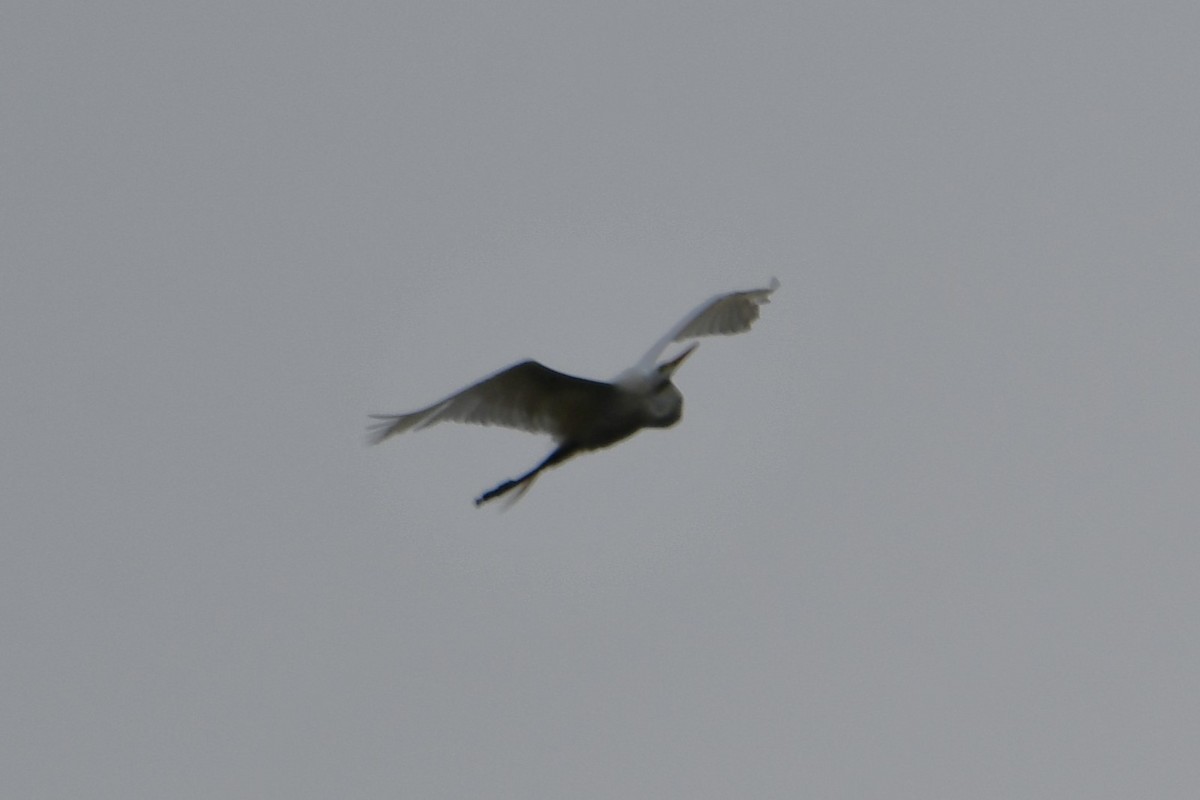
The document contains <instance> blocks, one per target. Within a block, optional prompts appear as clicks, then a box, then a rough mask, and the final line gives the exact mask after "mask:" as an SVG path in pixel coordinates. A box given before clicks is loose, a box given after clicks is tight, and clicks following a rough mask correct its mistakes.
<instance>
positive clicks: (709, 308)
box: [634, 278, 779, 373]
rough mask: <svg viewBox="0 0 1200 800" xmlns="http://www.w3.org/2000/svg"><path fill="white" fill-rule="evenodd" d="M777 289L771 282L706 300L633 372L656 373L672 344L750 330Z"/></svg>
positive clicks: (667, 335) (652, 350) (648, 352)
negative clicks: (758, 287)
mask: <svg viewBox="0 0 1200 800" xmlns="http://www.w3.org/2000/svg"><path fill="white" fill-rule="evenodd" d="M778 288H779V281H778V280H777V279H775V278H772V279H771V284H770V285H769V286H767V288H765V289H751V290H749V291H745V292H731V293H729V294H719V295H717V296H716V297H714V298H712V299H710V300H706V301H705V302H703V303H701V304H700V305H699V306H697V307H696V308H695V309H693V310H692V312H691V313H690V314H688V315H687V316H686V317H684V318H683V319H681V320H679V322H677V323H676V324H675V327H673V328H671V330H669V331H667V333H666V335H665V336H663V337H662V338H661V339H659V340H658V341H657V342H655V343H654V346H653V347H651V348H650V349H649V350H647V351H646V355H644V356H642V358H641V360H640V361H638V363H637V366H636V367H634V369H635V370H637V371H639V372H643V373H646V372H649V371H650V370H652V369H654V367H655V364H656V363H657V362H658V358H659V356H661V355H662V352H663V350H666V349H667V347H668V345H670V344H671V343H672V342H682V341H683V340H685V339H694V338H696V337H698V336H713V335H716V334H731V333H742V332H743V331H748V330H750V326H751V325H752V324H754V320H756V319H758V307H759V306H761V305H762V304H763V303H769V302H771V292H773V291H775V290H776V289H778Z"/></svg>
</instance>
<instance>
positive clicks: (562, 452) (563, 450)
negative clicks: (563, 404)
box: [475, 444, 578, 508]
mask: <svg viewBox="0 0 1200 800" xmlns="http://www.w3.org/2000/svg"><path fill="white" fill-rule="evenodd" d="M577 449H578V448H577V447H576V446H575V445H572V444H564V445H560V446H559V447H558V448H556V449H555V450H554V452H553V453H551V454H550V455H548V456H546V458H545V459H543V460H542V463H540V464H538V465H537V466H536V467H534V468H533V469H531V470H529V472H526V473H525V474H524V475H522V476H521V477H519V478H513V479H512V480H508V481H505V482H504V483H502V484H500V485H499V486H497V487H496V488H495V489H489V490H488V491H486V492H484V493H483V494H481V495H479V497H476V498H475V505H476V507H478V506H481V505H483V504H484V503H486V502H487V501H489V500H494V499H496V498H497V497H499V496H500V495H503V494H507V493H508V492H511V491H512V490H513V489H517V490H518V491H517V493H516V494H515V495H513V497H512V498H510V499H509V500H508V502H507V503H506V504H505V508H507V507H508V506H511V505H512V504H513V503H515V502H517V501H518V500H520V499H521V498H522V497H523V496H524V495H525V493H526V492H528V491H529V487H531V486H533V481H534V479H535V478H537V476H538V473H539V472H541V471H542V470H544V469H546V468H547V467H553V466H554V465H555V464H560V463H562V462H563V461H566V460H567V459H568V458H570V457H571V456H573V455H574V454H575V451H576V450H577Z"/></svg>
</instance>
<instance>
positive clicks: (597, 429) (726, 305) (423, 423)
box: [371, 280, 779, 505]
mask: <svg viewBox="0 0 1200 800" xmlns="http://www.w3.org/2000/svg"><path fill="white" fill-rule="evenodd" d="M778 285H779V282H778V281H776V280H772V281H771V285H770V286H769V287H768V288H766V289H757V290H753V291H748V292H734V293H732V294H726V295H718V296H717V297H714V298H712V299H711V300H709V301H708V302H706V303H704V304H702V305H701V306H699V307H698V308H696V309H695V310H694V311H693V312H692V313H691V314H689V315H688V316H686V317H684V318H683V319H682V320H681V321H680V322H679V323H678V324H677V325H676V326H675V327H674V328H672V329H671V330H670V331H669V332H668V333H667V335H666V336H664V337H663V338H662V339H661V340H659V341H658V342H657V343H656V344H655V345H654V347H652V348H651V349H650V350H649V351H648V352H647V353H646V355H644V356H643V357H642V359H641V361H639V362H638V364H637V365H636V366H634V367H632V368H631V369H629V370H626V371H625V372H623V373H621V375H619V376H618V377H617V379H616V380H615V381H613V382H612V383H606V382H603V381H594V380H589V379H587V378H577V377H575V376H573V375H567V374H564V373H562V372H558V371H556V370H552V369H550V368H549V367H546V366H543V365H542V364H539V363H538V362H536V361H522V362H521V363H519V364H514V365H513V366H511V367H508V368H507V369H504V370H501V371H500V372H497V373H496V374H495V375H492V376H491V377H488V378H485V379H483V380H482V381H479V382H478V383H476V384H473V385H471V386H468V387H467V388H466V389H463V390H462V391H460V392H457V393H455V394H453V395H451V396H449V397H447V398H445V399H444V400H441V401H439V402H437V403H435V404H433V405H432V406H429V407H428V408H424V409H421V410H420V411H414V412H412V413H410V414H391V415H382V414H373V415H372V417H373V418H374V419H377V420H380V421H379V422H378V423H375V424H374V425H373V426H372V436H371V441H372V443H374V444H378V443H379V442H382V441H384V440H385V439H387V438H389V437H391V436H394V435H396V434H398V433H403V432H404V431H408V430H420V429H421V428H426V427H429V426H430V425H433V424H435V423H438V422H466V423H474V424H479V425H500V426H503V427H507V428H515V429H517V430H523V431H529V432H531V433H548V434H550V435H551V436H552V437H553V438H554V441H555V443H556V445H557V447H556V448H555V449H554V451H553V452H551V453H550V455H548V456H547V457H546V458H545V459H544V460H543V461H542V462H541V463H540V464H538V465H537V466H536V467H534V468H533V469H532V470H530V471H529V472H527V473H525V474H524V475H522V476H520V477H519V478H515V479H513V480H509V481H505V482H504V483H502V484H500V485H499V486H497V487H496V488H494V489H492V490H490V491H488V492H485V493H484V494H482V495H481V496H480V497H478V498H477V499H476V500H475V504H476V505H482V504H483V503H485V502H487V501H489V500H492V499H494V498H496V497H499V496H501V495H503V494H506V493H508V492H509V491H511V490H513V489H518V490H519V491H518V492H517V494H516V495H514V496H513V497H512V502H516V500H518V499H519V498H520V497H521V496H522V495H523V494H524V493H525V492H526V491H528V490H529V487H530V486H532V485H533V481H534V479H535V478H536V477H537V475H538V473H540V472H541V471H542V470H544V469H546V468H548V467H552V466H554V465H556V464H560V463H562V462H563V461H565V460H567V459H568V458H570V457H571V456H573V455H575V454H576V453H580V452H586V451H588V450H598V449H600V448H603V447H609V446H610V445H613V444H616V443H617V442H619V441H621V440H622V439H625V438H628V437H629V436H632V435H633V434H635V433H637V432H638V431H639V430H641V429H643V428H668V427H670V426H672V425H674V424H675V423H676V422H678V421H679V419H680V417H681V416H682V414H683V395H682V394H681V393H680V392H679V389H677V388H676V387H675V385H674V384H673V383H671V375H672V373H673V372H674V371H675V370H676V369H677V368H678V367H679V365H680V364H682V363H683V360H684V359H685V358H687V356H688V355H689V354H690V353H691V352H692V351H693V350H694V349H695V348H696V344H695V343H693V344H691V345H689V346H688V347H687V349H685V350H684V351H683V352H681V353H680V354H679V355H677V356H675V358H673V359H671V360H670V361H667V362H665V363H663V364H657V363H656V362H657V360H658V357H659V355H660V354H661V353H662V351H663V350H665V349H666V348H667V347H668V346H669V345H670V344H671V343H672V342H676V341H682V340H686V339H691V338H695V337H698V336H707V335H712V334H729V333H740V332H742V331H746V330H749V328H750V325H751V324H752V323H753V322H754V320H755V319H757V318H758V306H759V305H761V304H763V303H766V302H769V296H770V294H771V292H773V291H775V289H776V288H777V287H778Z"/></svg>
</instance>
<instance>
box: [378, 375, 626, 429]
mask: <svg viewBox="0 0 1200 800" xmlns="http://www.w3.org/2000/svg"><path fill="white" fill-rule="evenodd" d="M615 391H616V389H615V388H614V387H613V386H612V385H610V384H607V383H601V382H599V381H591V380H587V379H586V378H576V377H574V376H572V375H565V374H563V373H561V372H556V371H555V370H552V369H550V368H549V367H545V366H542V365H541V364H539V363H538V362H536V361H522V362H521V363H520V364H514V365H513V366H511V367H509V368H508V369H505V370H502V371H500V372H497V373H496V374H495V375H492V376H491V377H489V378H484V379H483V380H481V381H480V382H479V383H476V384H474V385H472V386H468V387H467V388H466V389H463V390H462V391H461V392H458V393H457V394H452V395H450V396H449V397H447V398H446V399H444V400H441V401H440V402H437V403H434V404H433V405H431V406H429V407H428V408H423V409H421V410H420V411H414V412H413V413H411V414H372V415H371V417H372V418H373V419H377V420H379V421H378V422H376V423H373V424H372V425H371V427H370V441H371V443H372V444H379V443H380V442H382V441H383V440H385V439H387V438H389V437H391V436H395V435H396V434H398V433H404V432H405V431H408V430H420V429H421V428H427V427H429V426H430V425H434V424H436V423H438V422H466V423H471V424H475V425H499V426H501V427H505V428H515V429H517V430H521V431H529V432H531V433H548V434H550V435H551V436H553V437H555V439H558V440H562V439H563V438H565V437H566V436H567V435H568V434H569V432H570V429H571V425H572V421H573V420H576V419H579V418H580V417H581V416H586V413H587V412H588V410H589V409H594V408H602V407H603V406H604V404H605V403H606V402H608V400H609V398H610V397H611V395H612V394H613V393H614V392H615Z"/></svg>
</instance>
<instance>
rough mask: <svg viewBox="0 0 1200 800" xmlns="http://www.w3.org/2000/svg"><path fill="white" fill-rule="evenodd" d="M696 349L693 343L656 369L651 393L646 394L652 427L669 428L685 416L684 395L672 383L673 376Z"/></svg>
mask: <svg viewBox="0 0 1200 800" xmlns="http://www.w3.org/2000/svg"><path fill="white" fill-rule="evenodd" d="M695 349H696V344H695V343H693V344H691V345H689V346H688V348H687V349H686V350H684V351H683V352H682V353H680V354H679V355H677V356H675V358H673V359H671V360H670V361H667V362H664V363H662V364H659V365H658V367H657V368H656V369H655V371H654V373H653V378H654V379H653V381H652V383H651V387H650V391H649V392H647V394H646V410H647V411H648V412H649V417H650V422H649V425H650V427H654V428H669V427H671V426H672V425H674V424H675V423H676V422H678V421H679V418H680V417H681V416H683V394H682V393H680V391H679V389H677V388H676V387H675V384H673V383H671V376H672V375H673V374H674V372H675V370H677V369H679V365H680V364H682V363H683V361H684V359H686V358H687V357H688V356H689V355H690V354H691V352H692V351H693V350H695Z"/></svg>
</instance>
